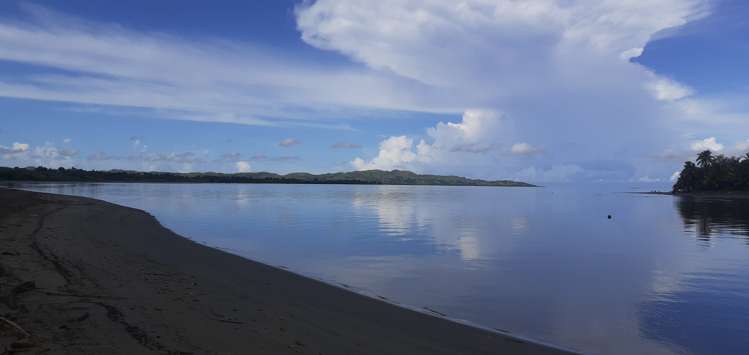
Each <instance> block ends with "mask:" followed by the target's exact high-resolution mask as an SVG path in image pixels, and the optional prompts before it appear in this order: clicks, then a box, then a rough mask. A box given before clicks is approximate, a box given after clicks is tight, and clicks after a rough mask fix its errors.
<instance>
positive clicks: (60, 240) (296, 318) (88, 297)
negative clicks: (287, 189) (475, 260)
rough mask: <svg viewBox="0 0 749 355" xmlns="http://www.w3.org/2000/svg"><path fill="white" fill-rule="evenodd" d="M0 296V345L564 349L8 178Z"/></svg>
mask: <svg viewBox="0 0 749 355" xmlns="http://www.w3.org/2000/svg"><path fill="white" fill-rule="evenodd" d="M0 301H2V302H0V315H1V316H2V318H0V353H3V352H4V353H15V352H28V353H47V354H55V353H71V354H140V353H167V354H180V353H196V354H326V355H327V354H556V353H563V351H561V350H557V349H552V348H550V347H546V346H543V345H539V344H534V343H531V342H529V341H525V340H521V339H517V338H514V337H511V336H509V335H504V334H498V333H493V332H488V331H484V330H481V329H477V328H473V327H469V326H466V325H462V324H458V323H455V322H451V321H449V320H446V319H443V318H439V317H434V316H430V315H427V314H423V313H419V312H415V311H412V310H408V309H404V308H401V307H397V306H395V305H392V304H389V303H386V302H381V301H379V300H376V299H372V298H369V297H365V296H362V295H359V294H356V293H353V292H349V291H347V290H344V289H341V288H338V287H334V286H331V285H328V284H325V283H322V282H319V281H316V280H312V279H309V278H305V277H302V276H299V275H296V274H293V273H290V272H288V271H285V270H282V269H277V268H273V267H270V266H267V265H264V264H260V263H257V262H253V261H250V260H247V259H244V258H241V257H238V256H234V255H231V254H228V253H225V252H222V251H220V250H216V249H212V248H208V247H205V246H202V245H200V244H198V243H195V242H192V241H190V240H188V239H186V238H183V237H181V236H179V235H177V234H175V233H173V232H171V231H169V230H168V229H166V228H164V227H162V226H161V225H160V224H159V223H158V221H157V220H156V219H155V218H153V217H152V216H151V215H149V214H147V213H145V212H143V211H140V210H136V209H131V208H127V207H122V206H117V205H114V204H110V203H107V202H103V201H98V200H93V199H87V198H79V197H68V196H60V195H52V194H40V193H32V192H26V191H16V190H8V189H0Z"/></svg>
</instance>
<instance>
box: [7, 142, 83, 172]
mask: <svg viewBox="0 0 749 355" xmlns="http://www.w3.org/2000/svg"><path fill="white" fill-rule="evenodd" d="M77 155H78V151H77V150H75V149H72V148H58V147H56V146H55V145H53V144H52V143H50V142H47V143H45V144H44V145H40V146H34V147H32V146H31V145H29V144H27V143H17V142H16V143H13V144H12V146H11V147H5V146H2V145H0V156H2V158H3V160H6V161H8V162H11V163H12V164H14V165H16V166H19V165H21V166H28V165H35V166H47V167H53V168H55V167H60V166H72V165H73V163H74V160H73V158H75V157H76V156H77Z"/></svg>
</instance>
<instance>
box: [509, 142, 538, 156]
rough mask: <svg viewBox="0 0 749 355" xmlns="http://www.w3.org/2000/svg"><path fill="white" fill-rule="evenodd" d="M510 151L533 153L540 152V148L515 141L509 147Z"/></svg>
mask: <svg viewBox="0 0 749 355" xmlns="http://www.w3.org/2000/svg"><path fill="white" fill-rule="evenodd" d="M510 152H511V153H512V154H515V155H533V154H538V153H540V152H541V149H540V148H537V147H534V146H532V145H530V144H528V143H515V144H513V145H512V147H511V148H510Z"/></svg>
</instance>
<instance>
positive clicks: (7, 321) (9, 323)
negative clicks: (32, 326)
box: [0, 317, 31, 338]
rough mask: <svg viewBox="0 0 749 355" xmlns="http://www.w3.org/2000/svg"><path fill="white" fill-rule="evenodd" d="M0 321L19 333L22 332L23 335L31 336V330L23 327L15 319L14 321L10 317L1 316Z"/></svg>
mask: <svg viewBox="0 0 749 355" xmlns="http://www.w3.org/2000/svg"><path fill="white" fill-rule="evenodd" d="M0 322H2V323H3V324H5V325H7V326H9V327H10V328H11V329H13V330H15V331H16V333H18V334H20V335H22V336H24V337H27V338H28V337H30V336H31V334H29V332H27V331H26V330H25V329H23V328H21V326H20V325H18V323H16V322H14V321H12V320H10V319H8V318H5V317H0Z"/></svg>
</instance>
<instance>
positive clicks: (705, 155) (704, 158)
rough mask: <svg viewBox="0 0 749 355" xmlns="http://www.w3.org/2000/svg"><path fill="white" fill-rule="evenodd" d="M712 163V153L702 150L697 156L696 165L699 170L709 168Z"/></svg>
mask: <svg viewBox="0 0 749 355" xmlns="http://www.w3.org/2000/svg"><path fill="white" fill-rule="evenodd" d="M712 163H713V152H711V151H709V150H704V151H702V152H701V153H700V154H698V155H697V165H699V166H700V168H706V167H708V166H710V165H711V164H712Z"/></svg>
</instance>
